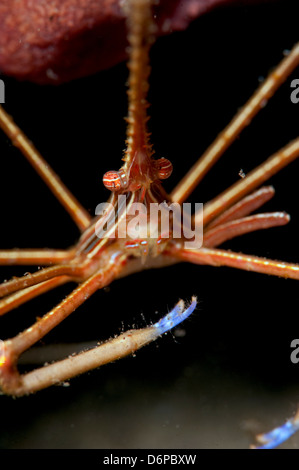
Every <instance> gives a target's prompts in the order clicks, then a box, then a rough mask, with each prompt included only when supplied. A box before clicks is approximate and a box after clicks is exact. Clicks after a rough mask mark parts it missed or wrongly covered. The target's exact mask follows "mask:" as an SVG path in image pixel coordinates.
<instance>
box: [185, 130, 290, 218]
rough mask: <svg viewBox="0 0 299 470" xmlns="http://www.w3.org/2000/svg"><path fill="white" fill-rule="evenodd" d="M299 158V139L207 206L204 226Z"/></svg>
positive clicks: (205, 207) (204, 213)
mask: <svg viewBox="0 0 299 470" xmlns="http://www.w3.org/2000/svg"><path fill="white" fill-rule="evenodd" d="M298 157H299V138H297V139H295V140H293V141H292V142H290V143H289V144H288V145H286V147H284V148H283V149H281V150H279V151H278V152H276V153H275V154H274V155H272V156H271V157H269V158H268V160H266V161H265V162H264V163H262V164H261V165H259V166H258V167H257V168H255V169H254V170H252V171H251V172H250V173H248V174H247V176H246V177H245V178H244V179H242V180H239V181H237V182H236V183H235V184H233V185H232V186H231V187H230V188H228V189H227V190H225V191H224V192H222V193H221V194H220V195H219V196H217V197H216V198H215V199H212V200H211V201H209V202H208V203H207V204H205V206H204V211H203V225H207V224H209V223H210V222H212V220H213V219H214V218H215V217H217V216H218V215H220V214H222V213H223V212H224V211H225V210H226V209H228V208H229V207H231V206H232V205H233V204H235V203H236V202H238V201H240V199H242V198H243V197H245V196H247V195H248V194H250V193H251V192H252V191H253V190H254V189H256V188H257V187H258V186H260V185H261V184H263V183H264V182H265V181H267V180H268V179H269V178H270V177H271V176H273V175H275V174H276V173H278V172H279V171H280V170H281V169H282V168H284V167H285V166H287V165H288V164H289V163H291V162H292V161H293V160H295V159H296V158H298ZM200 216H201V215H200ZM194 221H195V222H196V221H197V217H196V215H195V217H194Z"/></svg>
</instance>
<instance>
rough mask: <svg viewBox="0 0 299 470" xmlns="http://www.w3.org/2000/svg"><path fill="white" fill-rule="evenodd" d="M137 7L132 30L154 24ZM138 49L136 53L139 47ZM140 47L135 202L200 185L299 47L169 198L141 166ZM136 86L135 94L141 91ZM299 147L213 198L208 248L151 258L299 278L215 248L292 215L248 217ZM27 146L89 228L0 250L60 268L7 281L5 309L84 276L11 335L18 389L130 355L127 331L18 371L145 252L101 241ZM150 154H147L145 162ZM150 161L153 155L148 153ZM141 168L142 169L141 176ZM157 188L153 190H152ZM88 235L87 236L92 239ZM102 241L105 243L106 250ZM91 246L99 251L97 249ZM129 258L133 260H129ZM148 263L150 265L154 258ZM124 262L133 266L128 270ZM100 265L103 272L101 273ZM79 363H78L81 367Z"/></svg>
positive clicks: (5, 376)
mask: <svg viewBox="0 0 299 470" xmlns="http://www.w3.org/2000/svg"><path fill="white" fill-rule="evenodd" d="M142 3H143V2H137V6H136V5H135V7H136V8H137V9H138V7H139V6H141V7H143V6H142ZM136 12H137V10H134V14H132V16H131V19H133V21H132V26H133V27H132V31H134V27H136V29H137V30H138V28H137V25H139V26H140V24H142V22H141V20H142V21H145V24H147V26H150V25H151V22H150V20H149V18H148V17H147V16H146V15H145V14H144V12H143V13H141V15H140V17H138V14H137V13H136ZM138 18H139V19H140V21H139V19H138ZM134 34H135V33H133V36H134ZM138 34H139V33H138V31H137V33H136V37H138ZM147 37H148V36H147ZM147 45H148V44H147ZM143 46H144V45H143ZM132 50H133V51H134V47H132ZM136 51H137V52H138V47H137V49H136ZM136 51H135V52H136ZM137 52H136V54H137ZM139 53H140V55H139V56H138V54H137V59H136V58H135V59H136V62H135V64H137V65H136V67H135V66H134V62H132V59H131V62H130V64H129V68H130V73H131V75H130V83H131V88H130V90H131V94H130V106H129V118H128V120H129V126H128V134H127V135H128V140H129V142H128V147H127V151H126V157H127V161H126V163H125V166H124V168H123V171H124V173H125V174H126V176H127V178H128V179H129V178H130V177H131V175H130V174H127V169H128V166H130V165H132V163H133V161H135V160H134V159H136V155H138V157H139V160H140V155H142V156H144V158H143V157H142V164H140V162H139V165H137V167H138V171H137V172H136V171H135V172H134V178H132V182H133V183H134V184H135V182H136V181H137V185H135V186H130V184H129V183H128V185H127V186H126V187H122V188H121V189H120V191H121V194H124V193H126V192H127V190H129V191H130V193H133V195H134V201H135V200H136V199H135V198H136V197H137V200H140V198H141V200H144V197H145V195H146V194H148V193H150V192H153V191H154V192H155V194H156V192H158V196H157V199H155V200H157V201H158V202H160V201H161V202H162V201H163V200H165V199H166V200H168V201H169V202H171V201H178V202H180V203H182V202H183V201H184V200H185V198H186V197H187V195H188V194H189V193H190V192H191V190H192V189H193V188H194V186H195V184H197V183H198V181H199V180H200V179H201V178H202V177H203V176H204V174H205V173H206V172H207V170H208V169H209V168H210V167H211V165H212V164H213V163H215V161H216V160H217V159H218V158H219V157H220V155H221V153H222V152H223V151H224V150H225V149H226V148H227V147H228V145H229V144H230V143H231V142H232V141H233V139H234V138H235V137H236V136H237V135H238V134H239V133H240V131H241V130H242V127H244V125H246V124H247V123H248V121H250V120H251V118H252V117H253V115H254V114H255V113H256V112H257V111H258V110H259V109H260V107H262V106H263V103H264V102H265V100H267V99H268V98H269V96H270V95H271V94H272V93H273V92H274V91H275V89H276V88H277V87H278V86H279V84H280V83H282V81H283V80H284V79H285V78H286V76H287V75H288V74H289V73H290V72H291V70H293V69H294V67H295V66H296V65H297V64H298V46H297V47H295V48H294V49H293V51H292V52H291V54H289V55H288V56H287V57H286V58H285V59H284V61H283V62H282V64H281V65H280V66H279V67H278V68H277V69H276V70H275V72H274V73H272V74H271V75H270V77H269V78H268V79H267V81H265V82H264V83H263V85H262V86H261V88H260V89H259V91H258V92H257V93H256V94H255V95H254V98H253V99H252V100H251V101H250V102H249V104H247V106H246V107H245V108H244V109H243V110H242V111H241V112H240V113H239V114H238V116H237V118H235V119H234V121H233V123H232V124H231V125H230V126H228V128H227V129H226V130H225V131H224V132H223V133H222V134H221V135H220V136H219V137H218V139H217V141H216V143H215V144H213V145H212V146H211V147H210V148H209V149H208V151H207V152H206V153H205V155H204V156H203V157H202V159H201V160H200V162H199V163H198V164H196V166H195V167H194V168H193V169H192V171H191V172H190V173H188V175H187V177H186V178H184V179H183V180H182V183H181V184H180V185H179V186H177V187H176V188H175V190H174V191H173V192H172V193H171V196H170V198H168V196H167V194H166V193H164V191H163V190H162V188H161V187H160V184H159V183H158V181H155V179H154V176H152V175H147V176H146V178H144V175H145V173H146V171H145V170H144V169H142V170H140V167H141V166H142V165H144V166H145V167H146V168H150V165H151V163H148V162H147V160H148V159H149V158H150V157H151V155H150V154H151V148H150V146H149V145H148V141H147V132H146V129H145V122H146V107H147V105H146V103H145V101H144V100H145V93H146V91H147V90H146V84H147V70H146V64H147V62H146V61H147V51H146V47H142V48H140V47H139ZM143 59H144V60H145V62H144V63H143V62H142V60H143ZM134 74H136V75H134ZM134 87H135V88H134ZM134 93H136V95H135V96H134ZM136 103H137V106H136ZM140 104H142V105H140ZM1 121H2V127H3V128H4V129H5V130H6V132H7V134H8V135H10V136H11V138H12V140H13V141H14V143H15V144H16V145H17V146H19V147H20V148H21V150H22V151H23V152H25V153H26V149H25V147H26V146H28V141H27V140H26V138H25V137H24V136H23V135H22V134H21V133H20V131H19V130H18V129H17V127H16V126H15V125H14V124H13V123H12V121H11V120H10V119H9V118H8V117H7V115H6V114H5V113H4V111H2V113H1ZM130 138H132V142H130ZM298 147H299V144H298V140H295V141H294V142H292V143H291V144H289V145H287V146H286V147H285V149H283V151H279V152H277V153H276V154H275V155H274V157H273V158H271V159H269V160H268V161H267V163H266V164H262V165H261V167H260V168H259V169H258V170H255V171H253V172H252V173H249V174H248V175H247V176H246V178H244V179H242V180H240V181H239V182H238V183H237V184H236V185H234V186H233V187H232V188H230V190H228V191H227V192H226V193H224V194H222V195H221V196H220V197H218V198H216V199H215V200H213V201H211V202H210V203H209V204H207V206H206V207H205V212H204V225H205V233H204V246H203V248H201V249H199V250H192V251H189V250H185V249H184V248H183V247H182V245H181V243H180V241H177V240H176V241H172V240H170V241H169V242H168V243H167V244H166V246H165V247H164V250H163V251H162V253H161V254H160V253H156V252H155V254H159V256H158V257H157V258H154V259H153V261H152V263H153V265H155V264H156V263H157V265H159V264H161V265H163V264H171V263H173V262H177V261H179V260H189V261H192V262H195V263H199V264H216V265H220V264H223V265H228V266H235V267H238V268H240V269H249V270H254V271H259V272H265V273H268V274H274V275H282V276H285V277H292V278H295V279H297V278H298V266H297V265H293V264H290V263H279V262H272V261H270V260H265V259H261V258H257V257H254V256H245V255H241V254H235V253H231V252H227V251H225V250H218V249H215V247H216V246H218V245H219V244H220V243H222V242H223V241H225V240H228V239H229V238H233V237H234V236H237V235H241V234H243V233H248V232H249V231H252V230H257V229H260V228H268V227H273V226H277V225H281V224H284V223H287V222H288V220H289V219H288V216H287V215H286V214H284V213H281V212H278V213H272V214H261V215H253V216H250V215H249V214H250V213H251V212H252V211H253V210H255V209H257V208H258V207H260V206H261V205H262V204H263V203H264V202H266V201H267V200H268V199H269V198H270V197H271V196H272V195H273V189H272V188H271V187H265V188H262V189H260V190H257V191H256V188H257V187H258V186H260V185H261V184H262V183H263V182H264V181H265V180H266V179H268V178H269V177H270V176H272V175H273V174H275V173H276V172H277V171H279V169H280V168H282V167H283V166H285V165H286V164H288V163H289V162H290V161H291V160H293V159H294V158H296V157H297V156H298V152H299V150H298ZM27 148H28V151H27V155H26V156H27V158H28V159H29V160H30V161H31V162H32V163H33V164H34V160H35V163H36V168H37V169H38V171H39V172H40V173H41V174H42V176H43V177H44V179H45V180H46V182H47V183H48V185H49V186H50V187H51V188H52V190H53V191H54V193H55V194H56V195H57V196H58V198H59V199H60V201H61V202H62V203H63V204H64V206H65V207H66V208H67V209H68V211H69V213H70V214H71V215H72V216H73V218H74V219H75V221H76V222H77V224H78V226H79V227H80V228H81V229H82V230H83V232H84V234H83V235H82V238H81V240H80V242H79V244H78V245H77V246H76V247H75V248H72V249H71V250H54V251H53V250H36V251H31V250H18V251H14V252H12V251H11V252H7V251H6V252H4V251H3V252H1V256H2V264H11V263H18V264H22V263H24V264H30V263H32V264H38V265H39V264H47V263H51V264H52V263H53V262H54V264H57V266H56V265H55V267H51V268H49V269H45V270H42V271H39V272H37V273H36V274H33V275H28V276H25V277H24V278H21V279H18V280H16V279H15V280H13V281H11V282H9V283H5V284H3V285H2V286H1V289H2V291H0V292H2V295H3V296H5V297H4V299H3V302H2V306H1V308H2V310H1V311H2V313H5V312H6V311H8V310H10V309H11V308H13V307H15V306H17V305H19V304H20V303H22V302H23V301H25V300H28V299H29V298H31V297H33V296H35V295H37V294H39V293H42V292H44V291H45V290H48V289H49V288H52V287H54V286H56V285H59V284H61V283H64V282H66V281H68V280H75V281H78V282H79V283H80V287H79V288H78V289H76V290H75V291H74V293H73V294H71V296H70V297H69V298H68V299H67V300H66V301H64V302H63V303H62V304H60V306H58V307H57V308H56V309H54V310H53V311H51V312H50V313H49V314H48V315H46V316H45V317H43V318H42V319H41V320H40V321H39V322H37V323H36V324H35V325H34V326H33V327H31V328H29V329H28V330H26V331H25V332H24V333H22V334H20V335H18V336H17V337H16V338H14V339H13V340H8V341H7V342H5V347H4V353H5V354H4V360H3V361H2V362H3V363H2V386H3V390H4V391H6V392H8V393H12V394H15V395H22V394H24V393H30V392H31V391H34V390H36V389H40V388H43V387H45V386H47V385H50V384H51V383H55V382H60V381H62V380H65V379H67V378H70V377H71V376H73V375H76V374H77V373H82V372H83V371H84V370H88V369H90V368H91V367H97V366H99V365H101V364H102V363H105V362H107V361H109V360H114V359H115V358H117V357H120V356H122V355H125V354H128V353H130V352H132V351H133V350H135V349H136V347H138V346H139V345H138V344H137V343H135V344H132V343H131V346H129V348H128V349H127V350H125V349H124V348H123V346H122V344H124V343H122V340H123V338H124V336H122V337H120V338H118V339H116V340H114V342H112V343H106V345H104V346H103V345H102V346H100V347H98V348H96V349H95V350H94V351H93V352H92V353H82V354H80V355H79V356H76V357H74V358H69V359H67V360H66V362H61V363H58V364H54V365H50V366H48V367H45V368H42V369H39V370H38V371H35V372H32V373H30V374H28V375H24V376H19V375H18V373H17V372H16V370H15V368H14V366H15V363H16V360H17V357H18V355H19V354H21V353H22V352H23V351H24V350H25V349H27V347H29V346H30V345H31V344H33V343H34V342H35V341H37V340H38V339H40V338H41V337H42V336H43V335H44V334H46V333H47V332H48V331H49V330H50V329H51V328H53V327H54V326H55V324H58V323H59V322H60V321H61V319H63V317H65V316H66V315H68V314H69V313H71V311H72V310H73V309H74V308H76V306H77V305H79V304H80V303H81V301H83V300H85V297H88V296H89V295H90V294H91V293H92V292H93V291H94V290H97V289H98V288H99V287H100V286H102V285H103V281H104V284H105V285H106V284H107V283H109V282H110V281H111V280H112V279H113V278H114V277H118V276H120V272H121V270H123V271H122V274H125V273H127V272H131V271H134V270H136V269H140V268H141V267H142V266H140V262H139V259H140V257H139V256H137V257H136V256H135V254H133V255H132V254H131V253H132V252H130V254H128V251H126V249H124V247H123V246H122V245H120V244H119V242H118V241H116V242H115V243H111V244H110V243H107V241H106V240H105V244H103V242H102V245H101V244H100V242H99V241H98V239H96V237H95V236H94V228H95V227H94V225H93V224H94V223H95V222H93V223H91V221H90V217H89V215H88V214H87V213H86V212H85V211H84V209H83V208H82V207H81V206H80V204H79V203H78V202H77V201H76V200H75V199H74V198H73V197H72V195H71V194H70V193H69V192H68V191H67V190H66V189H65V187H63V186H62V185H61V184H60V182H59V181H58V180H57V178H56V175H55V174H53V173H52V172H51V170H49V167H48V166H47V165H44V164H43V161H42V160H41V159H40V157H39V156H38V155H37V154H36V153H35V150H34V149H33V148H32V147H31V146H29V147H27ZM144 160H146V163H145V164H144ZM148 161H149V162H150V160H148ZM128 162H129V165H128ZM149 173H150V172H149ZM136 175H137V176H136ZM138 175H140V180H139V181H138ZM135 180H136V181H135ZM152 188H155V189H154V190H152ZM114 197H115V196H113V197H112V199H113V198H114ZM132 200H133V199H132ZM151 201H153V199H150V200H149V202H151ZM218 217H219V218H218ZM86 240H88V243H87V242H86ZM104 245H105V246H104ZM95 247H96V248H95ZM103 247H104V248H105V250H103V251H102V248H103ZM139 248H140V247H138V252H137V254H138V255H139V252H140V250H139ZM84 250H85V251H84ZM90 250H95V251H93V252H92V251H90ZM100 251H101V261H100V262H99V264H98V260H97V259H96V262H94V261H95V257H94V254H96V255H97V254H98V253H99V252H100ZM90 253H92V255H91V256H89V255H90ZM86 255H87V256H86ZM118 256H119V259H118ZM87 258H91V259H92V262H90V259H88V260H87V261H88V262H86V259H87ZM111 260H113V264H112V265H111V269H110V268H109V270H106V267H107V266H108V263H109V262H110V261H111ZM127 260H129V261H128V264H127ZM156 260H157V261H156ZM66 263H68V264H66ZM129 264H131V266H132V268H128V266H129ZM149 264H151V261H150V262H149ZM137 265H138V266H137ZM126 269H127V270H128V271H126ZM99 270H100V271H101V272H99ZM103 274H104V276H103ZM28 286H34V287H28ZM14 291H15V292H16V293H15V294H14V293H13V292H14ZM153 328H154V327H150V328H149V329H144V330H143V331H142V332H141V331H139V332H138V333H137V334H136V337H141V338H142V340H141V343H140V345H142V344H143V342H144V341H145V342H147V341H149V340H152V339H153V337H156V336H157V335H159V334H160V332H153ZM130 335H131V333H130V334H129V335H125V337H126V338H128V336H130ZM134 335H135V333H134ZM152 335H153V336H152ZM144 338H146V340H144ZM115 344H117V345H119V346H120V350H118V351H117V352H116V353H115V352H113V353H112V354H111V355H109V356H108V357H105V356H104V351H105V348H106V349H109V348H111V347H112V348H114V347H115ZM91 354H92V356H93V359H92V361H91V362H89V360H88V357H89V358H90V357H91ZM109 354H110V352H109ZM95 358H96V359H95ZM75 364H79V365H78V367H77V369H76V367H75ZM53 371H54V374H53ZM32 380H33V381H34V385H33V386H32V382H30V381H32ZM28 381H29V382H28Z"/></svg>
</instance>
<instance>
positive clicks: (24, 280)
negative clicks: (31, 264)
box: [0, 265, 82, 309]
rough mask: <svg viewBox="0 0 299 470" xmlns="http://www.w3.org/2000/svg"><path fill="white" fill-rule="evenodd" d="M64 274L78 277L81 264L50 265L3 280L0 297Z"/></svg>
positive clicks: (0, 286)
mask: <svg viewBox="0 0 299 470" xmlns="http://www.w3.org/2000/svg"><path fill="white" fill-rule="evenodd" d="M64 275H67V276H69V277H70V278H77V277H80V275H82V270H81V266H76V265H74V266H71V265H69V266H67V265H61V266H52V267H50V268H45V269H42V270H41V271H36V272H35V273H33V274H26V275H25V276H23V277H19V278H15V279H12V280H11V281H8V282H4V283H3V284H0V297H4V296H6V295H9V294H12V293H13V292H16V291H18V290H20V289H25V288H26V287H31V286H34V285H36V284H39V283H40V282H44V281H47V280H49V279H53V278H54V277H57V276H64ZM0 309H1V301H0Z"/></svg>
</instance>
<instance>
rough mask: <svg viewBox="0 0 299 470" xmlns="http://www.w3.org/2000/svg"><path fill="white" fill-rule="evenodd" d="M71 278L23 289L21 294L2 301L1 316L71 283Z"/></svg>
mask: <svg viewBox="0 0 299 470" xmlns="http://www.w3.org/2000/svg"><path fill="white" fill-rule="evenodd" d="M70 281H71V278H70V277H68V276H58V277H54V278H53V279H49V280H48V281H44V282H41V283H39V284H37V285H36V286H32V287H27V288H26V289H22V290H21V291H19V292H15V293H14V294H11V295H9V296H7V297H5V298H4V299H2V300H1V301H0V315H4V314H5V313H7V312H10V311H11V310H13V309H14V308H17V307H19V306H20V305H22V304H24V303H25V302H28V301H29V300H31V299H34V298H35V297H37V296H38V295H41V294H44V293H45V292H49V291H50V290H51V289H54V288H56V287H58V286H61V285H62V284H65V283H67V282H70Z"/></svg>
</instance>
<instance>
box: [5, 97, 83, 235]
mask: <svg viewBox="0 0 299 470" xmlns="http://www.w3.org/2000/svg"><path fill="white" fill-rule="evenodd" d="M0 127H1V128H2V130H3V131H4V132H5V133H6V135H7V136H8V137H9V138H10V139H11V141H12V143H13V144H14V145H15V146H16V147H18V148H19V149H20V150H21V152H22V153H23V155H24V156H25V157H26V158H27V160H28V161H29V163H30V164H31V165H32V166H33V168H34V169H35V170H36V171H37V173H38V174H39V175H40V177H41V178H42V179H43V180H44V182H45V183H46V184H47V186H48V187H49V188H50V190H51V191H52V193H53V194H54V196H56V198H57V199H58V201H59V202H60V203H61V204H62V206H63V207H64V208H65V209H66V211H67V212H68V213H69V214H70V216H71V217H72V219H73V220H74V222H75V223H76V225H77V226H78V228H79V229H80V230H81V231H84V230H85V229H86V228H87V227H88V226H89V225H90V222H91V217H90V215H89V214H88V212H87V211H86V210H85V209H84V208H83V207H82V206H81V204H80V203H79V202H78V201H77V199H76V198H75V197H74V196H73V195H72V194H71V192H70V191H69V190H68V189H67V187H66V186H65V185H64V184H63V183H62V181H61V180H60V178H59V177H58V176H57V175H56V173H55V172H54V171H53V170H52V169H51V168H50V166H49V165H48V163H47V162H46V161H45V160H44V159H43V157H42V156H41V155H40V153H39V152H38V151H37V150H36V148H35V147H34V145H33V144H32V143H31V142H30V140H29V139H28V138H27V137H26V135H25V134H24V133H23V132H22V131H21V129H19V127H18V126H17V125H16V124H15V123H14V121H13V119H12V118H11V116H9V115H8V114H7V113H6V112H5V111H4V109H3V108H2V107H1V106H0Z"/></svg>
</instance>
